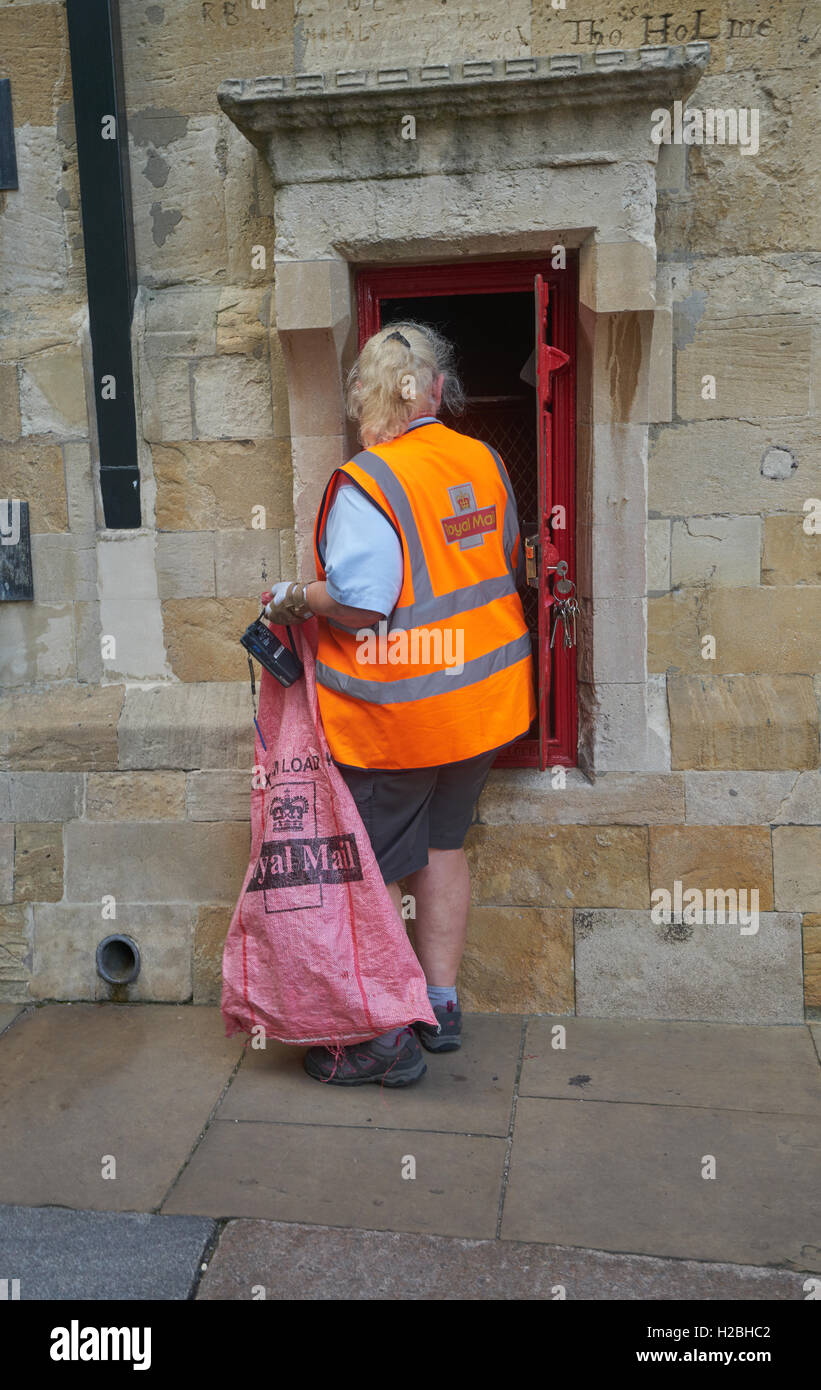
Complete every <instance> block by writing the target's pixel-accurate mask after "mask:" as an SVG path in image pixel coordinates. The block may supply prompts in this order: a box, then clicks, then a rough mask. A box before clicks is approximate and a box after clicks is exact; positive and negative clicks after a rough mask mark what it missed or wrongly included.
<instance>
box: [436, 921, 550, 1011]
mask: <svg viewBox="0 0 821 1390" xmlns="http://www.w3.org/2000/svg"><path fill="white" fill-rule="evenodd" d="M458 986H459V1002H460V1005H461V1007H462V1008H463V1009H469V1010H475V1011H477V1012H480V1013H488V1012H498V1013H556V1014H566V1013H573V1012H574V1008H575V1002H574V980H573V912H572V910H571V909H569V908H545V909H541V908H535V907H474V908H473V909H472V911H471V914H470V921H469V925H468V940H467V948H466V950H465V955H464V957H463V960H462V964H461V967H460V970H459V980H458Z"/></svg>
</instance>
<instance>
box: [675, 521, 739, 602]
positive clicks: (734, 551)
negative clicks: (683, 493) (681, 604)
mask: <svg viewBox="0 0 821 1390" xmlns="http://www.w3.org/2000/svg"><path fill="white" fill-rule="evenodd" d="M760 568H761V518H760V517H757V516H689V517H684V518H683V519H682V520H681V521H674V522H673V534H672V570H671V579H672V583H673V585H674V586H676V587H678V586H680V585H682V586H683V585H692V584H711V585H720V586H722V587H724V588H732V589H743V588H748V587H752V586H754V585H756V584H757V583H758V580H759V575H760Z"/></svg>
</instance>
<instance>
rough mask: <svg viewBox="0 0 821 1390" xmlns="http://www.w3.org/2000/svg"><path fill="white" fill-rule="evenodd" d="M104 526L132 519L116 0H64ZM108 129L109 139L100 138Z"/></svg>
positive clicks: (133, 454)
mask: <svg viewBox="0 0 821 1390" xmlns="http://www.w3.org/2000/svg"><path fill="white" fill-rule="evenodd" d="M66 12H67V19H68V39H69V47H70V50H71V78H72V87H73V90H74V123H75V127H76V131H77V162H78V165H79V173H80V202H81V207H82V216H83V241H84V244H85V259H86V284H87V286H88V312H89V326H90V331H91V351H92V360H93V368H94V400H95V405H96V413H97V439H98V441H99V449H100V490H101V492H102V499H103V511H104V514H105V524H106V526H108V527H116V528H120V529H130V528H134V527H137V526H139V525H140V522H141V516H140V472H139V466H138V461H137V418H136V411H135V406H134V376H133V370H132V363H131V316H132V311H133V308H134V296H135V295H136V292H137V274H136V268H135V261H134V233H133V226H132V216H131V180H130V177H129V168H128V131H127V127H126V119H125V98H124V84H123V67H122V45H121V40H120V15H119V4H118V0H67V3H66ZM106 136H111V137H113V138H105V137H106Z"/></svg>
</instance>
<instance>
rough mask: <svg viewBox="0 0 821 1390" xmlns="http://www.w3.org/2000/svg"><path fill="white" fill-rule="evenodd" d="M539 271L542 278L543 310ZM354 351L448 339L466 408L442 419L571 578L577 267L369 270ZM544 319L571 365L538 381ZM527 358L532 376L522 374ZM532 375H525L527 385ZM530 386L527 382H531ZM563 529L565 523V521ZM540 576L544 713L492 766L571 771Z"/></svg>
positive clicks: (561, 668)
mask: <svg viewBox="0 0 821 1390" xmlns="http://www.w3.org/2000/svg"><path fill="white" fill-rule="evenodd" d="M536 276H541V278H542V280H543V282H544V289H543V290H542V296H541V298H542V300H543V301H546V302H544V304H543V312H542V314H541V315H540V314H539V313H538V303H537V295H536V292H535V288H534V285H535V280H536ZM357 299H358V309H359V343H360V346H361V345H362V344H363V343H364V342H365V341H366V339H367V338H369V337H370V336H371V334H372V333H375V332H377V331H378V329H379V328H381V327H382V325H383V324H387V323H390V322H395V321H398V320H399V319H401V318H410V319H416V320H418V321H419V322H422V323H430V324H432V325H433V326H434V327H436V328H438V329H439V330H440V331H441V332H442V333H443V334H444V335H445V336H446V337H447V338H449V339H450V341H451V342H452V343H453V344H454V346H455V348H456V353H457V365H458V368H459V372H460V375H461V378H462V382H463V384H464V387H465V392H466V395H467V410H466V412H465V414H464V415H460V416H458V417H457V418H456V419H453V420H451V419H449V418H448V417H447V415H445V414H443V416H442V419H443V420H444V423H445V424H448V425H451V426H452V428H454V429H457V430H459V431H461V432H462V433H463V434H471V435H474V436H475V437H477V438H479V439H483V440H485V441H486V442H487V443H488V444H491V445H493V447H494V448H495V449H496V450H497V451H498V452H499V453H500V454H501V456H502V458H503V460H504V462H505V465H506V467H507V470H508V473H509V474H510V478H511V482H512V484H513V490H514V493H515V495H516V503H517V508H518V512H519V522H520V529H521V535H522V539H523V540H524V537H525V536H529V535H533V534H538V536H539V538H540V542H541V544H542V547H543V548H544V546H545V545H549V544H550V543H552V544H553V545H554V546H555V547H556V549H557V550H558V555H559V558H560V559H562V560H566V561H567V564H568V574H569V576H570V578H574V577H575V431H574V421H575V359H576V303H577V267H576V263H575V260H571V259H570V258H568V263H567V268H566V269H564V270H556V269H554V268H552V266H551V264H550V261H549V260H545V261H515V262H506V261H492V262H487V263H483V264H470V263H468V264H465V265H434V266H395V267H390V268H385V267H382V268H377V269H370V270H369V269H365V270H362V271H360V272H359V275H358V279H357ZM540 318H541V320H542V321H543V322H544V320H545V318H546V334H545V337H543V338H542V342H544V341H546V342H547V343H549V344H551V345H552V346H553V347H556V348H559V349H560V350H561V352H563V353H565V354H567V356H568V358H569V359H570V360H569V362H568V364H567V366H566V367H565V368H564V369H563V370H561V371H559V372H557V373H556V374H555V375H550V376H549V377H545V376H542V378H541V380H540V383H539V385H537V384H536V374H535V372H534V371H533V363H532V359H533V358H534V357H535V352H534V349H535V347H536V343H537V334H538V333H539V327H538V321H539V319H540ZM529 360H530V361H531V372H530V373H529V372H527V370H525V376H524V377H523V376H522V374H521V373H522V370H523V369H526V367H527V364H528V361H529ZM528 378H529V379H528ZM531 383H532V384H531ZM562 521H563V522H564V525H561V522H562ZM545 586H546V576H545V577H544V578H543V580H542V586H541V589H540V590H537V589H535V588H530V587H527V588H523V589H521V590H520V593H521V596H522V602H523V606H524V610H525V617H526V619H527V622H528V626H529V628H530V631H531V637H532V639H533V651H534V659H535V666H536V670H537V672H538V683H539V691H538V694H539V702H538V703H539V715H538V716H537V718H536V720H535V721H534V723H533V725H532V726H531V728H530V730H529V731H528V733H527V735H526V736H525V737H524V738H522V739H520V740H519V741H518V743H517V744H516V745H515V746H514V747H513V748H512V749H511V750H509V751H508V752H507V753H505V754H502V755H500V757H499V758H498V759H497V763H496V766H497V767H498V766H506V767H540V766H541V767H546V766H552V765H555V764H561V765H564V766H575V764H576V760H577V759H576V745H577V720H578V715H577V696H576V651H575V649H573V648H571V649H569V650H565V649H564V648H563V647H562V646H561V645H560V643H559V641H558V639H557V641H556V643H555V644H554V647H553V649H552V650H551V649H550V647H549V644H548V641H546V640H545V632H546V630H547V623H546V619H547V607H546V604H545V601H544V595H545Z"/></svg>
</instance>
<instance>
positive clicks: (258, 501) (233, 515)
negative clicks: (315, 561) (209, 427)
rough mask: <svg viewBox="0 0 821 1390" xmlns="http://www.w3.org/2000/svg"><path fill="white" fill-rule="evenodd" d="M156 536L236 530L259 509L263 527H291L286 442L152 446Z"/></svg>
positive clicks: (252, 441)
mask: <svg viewBox="0 0 821 1390" xmlns="http://www.w3.org/2000/svg"><path fill="white" fill-rule="evenodd" d="M152 452H153V456H154V475H155V478H156V481H157V527H158V529H159V530H160V531H218V530H223V529H225V530H239V529H242V528H244V527H249V526H251V524H252V522H253V521H254V519H255V516H254V510H253V509H254V508H255V507H263V508H264V509H265V515H264V517H262V518H261V519H262V520H264V523H265V526H266V527H271V528H278V527H280V526H292V525H293V521H294V509H293V501H292V492H291V453H290V446H289V444H288V442H287V441H286V440H270V439H268V440H249V439H242V440H237V441H235V442H230V443H220V442H215V443H213V444H202V443H199V442H195V443H186V442H185V441H182V442H176V443H174V444H166V445H157V446H155V448H154V449H153V451H152Z"/></svg>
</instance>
